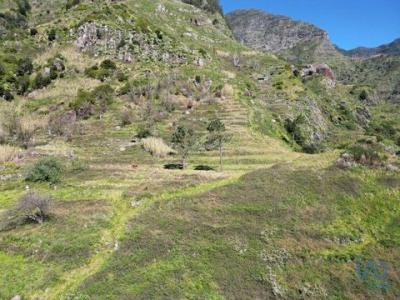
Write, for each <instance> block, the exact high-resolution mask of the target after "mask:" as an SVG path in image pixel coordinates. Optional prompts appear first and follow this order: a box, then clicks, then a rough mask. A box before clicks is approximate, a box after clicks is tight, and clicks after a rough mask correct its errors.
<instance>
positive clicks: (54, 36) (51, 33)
mask: <svg viewBox="0 0 400 300" xmlns="http://www.w3.org/2000/svg"><path fill="white" fill-rule="evenodd" d="M47 39H48V40H49V41H50V42H53V41H55V40H56V39H57V32H56V30H55V29H54V28H52V29H51V30H50V31H49V32H48V33H47Z"/></svg>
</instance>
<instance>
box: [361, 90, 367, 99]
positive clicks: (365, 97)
mask: <svg viewBox="0 0 400 300" xmlns="http://www.w3.org/2000/svg"><path fill="white" fill-rule="evenodd" d="M359 98H360V100H362V101H364V100H367V99H368V93H367V91H366V90H362V91H361V93H360V95H359Z"/></svg>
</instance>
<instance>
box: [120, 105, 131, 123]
mask: <svg viewBox="0 0 400 300" xmlns="http://www.w3.org/2000/svg"><path fill="white" fill-rule="evenodd" d="M133 121H134V115H133V113H132V110H130V109H124V110H123V111H122V113H121V125H122V126H127V125H131V124H132V123H133Z"/></svg>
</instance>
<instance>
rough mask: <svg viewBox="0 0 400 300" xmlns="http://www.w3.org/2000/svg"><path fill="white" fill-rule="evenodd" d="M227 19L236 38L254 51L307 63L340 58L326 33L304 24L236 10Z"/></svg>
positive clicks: (259, 11)
mask: <svg viewBox="0 0 400 300" xmlns="http://www.w3.org/2000/svg"><path fill="white" fill-rule="evenodd" d="M226 19H227V22H228V25H229V27H230V28H231V30H232V32H233V34H234V36H235V38H236V39H237V40H238V41H239V42H241V43H243V44H245V45H246V46H248V47H250V48H253V49H257V50H263V51H269V52H273V53H278V54H281V55H283V56H284V57H285V58H287V59H289V60H291V61H300V62H307V63H311V62H323V61H324V60H326V59H328V58H330V57H332V56H333V57H337V56H338V55H340V54H339V52H338V51H337V50H336V49H335V47H334V45H333V44H332V43H331V41H330V39H329V36H328V33H327V32H326V31H324V30H322V29H320V28H318V27H316V26H315V25H312V24H309V23H306V22H303V21H296V20H293V19H291V18H289V17H286V16H280V15H274V14H270V13H267V12H264V11H262V10H236V11H233V12H231V13H228V14H227V15H226Z"/></svg>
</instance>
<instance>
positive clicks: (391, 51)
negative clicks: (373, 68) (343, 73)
mask: <svg viewBox="0 0 400 300" xmlns="http://www.w3.org/2000/svg"><path fill="white" fill-rule="evenodd" d="M339 51H340V52H341V53H343V54H344V55H346V56H350V57H353V58H369V57H372V56H376V55H391V56H396V55H400V38H398V39H395V40H394V41H393V42H391V43H388V44H384V45H381V46H378V47H374V48H368V47H357V48H354V49H351V50H343V49H339Z"/></svg>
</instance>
